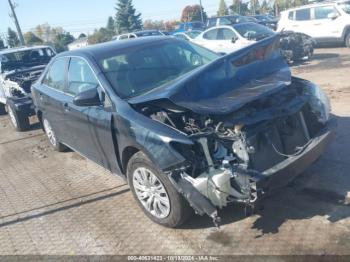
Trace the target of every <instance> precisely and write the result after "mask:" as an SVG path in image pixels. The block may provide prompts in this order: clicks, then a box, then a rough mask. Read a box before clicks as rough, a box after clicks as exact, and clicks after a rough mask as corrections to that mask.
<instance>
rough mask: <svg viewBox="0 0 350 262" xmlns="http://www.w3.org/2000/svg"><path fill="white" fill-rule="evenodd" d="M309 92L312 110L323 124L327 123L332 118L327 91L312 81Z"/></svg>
mask: <svg viewBox="0 0 350 262" xmlns="http://www.w3.org/2000/svg"><path fill="white" fill-rule="evenodd" d="M308 93H309V94H310V106H311V109H312V111H313V112H314V113H315V114H316V115H317V118H318V120H319V121H320V122H321V123H322V124H325V123H327V122H328V120H329V118H330V113H331V105H330V102H329V98H328V97H327V95H326V93H325V92H324V91H323V90H322V89H321V88H320V87H319V86H317V85H315V84H312V83H310V84H309V85H308Z"/></svg>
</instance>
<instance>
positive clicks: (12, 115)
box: [7, 106, 18, 128]
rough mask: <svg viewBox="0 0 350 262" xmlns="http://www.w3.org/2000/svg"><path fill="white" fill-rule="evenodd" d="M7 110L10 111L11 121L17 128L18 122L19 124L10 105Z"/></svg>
mask: <svg viewBox="0 0 350 262" xmlns="http://www.w3.org/2000/svg"><path fill="white" fill-rule="evenodd" d="M7 112H8V113H9V116H10V120H11V123H12V124H13V125H14V127H15V128H17V127H18V124H17V120H16V116H15V113H14V112H13V110H12V108H11V107H10V106H8V107H7Z"/></svg>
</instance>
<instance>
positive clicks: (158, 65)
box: [100, 41, 219, 98]
mask: <svg viewBox="0 0 350 262" xmlns="http://www.w3.org/2000/svg"><path fill="white" fill-rule="evenodd" d="M217 58H219V56H218V55H217V54H215V53H213V52H211V51H209V50H207V49H204V48H202V47H199V46H197V45H195V44H192V43H188V42H184V41H162V42H156V43H154V44H152V45H148V46H141V47H139V48H138V49H137V50H127V51H126V52H124V53H122V54H118V55H115V56H113V55H110V56H108V57H105V58H103V59H101V60H100V66H101V68H102V70H103V72H104V73H105V75H106V77H107V78H108V80H109V81H110V83H111V85H112V87H113V89H114V90H115V91H116V93H117V94H118V95H119V96H120V97H121V98H131V97H135V96H138V95H141V94H144V93H146V92H148V91H150V90H152V89H155V88H157V87H159V86H161V85H164V84H167V83H169V82H171V81H174V80H175V79H177V78H179V77H180V76H182V75H184V74H186V73H188V72H190V71H192V70H194V69H196V68H198V67H201V66H202V65H205V64H208V63H210V62H211V61H214V60H215V59H217Z"/></svg>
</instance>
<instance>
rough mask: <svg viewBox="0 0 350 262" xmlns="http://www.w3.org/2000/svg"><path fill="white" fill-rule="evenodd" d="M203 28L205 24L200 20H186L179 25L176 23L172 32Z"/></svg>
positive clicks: (201, 29) (200, 29)
mask: <svg viewBox="0 0 350 262" xmlns="http://www.w3.org/2000/svg"><path fill="white" fill-rule="evenodd" d="M204 29H205V25H204V24H203V23H202V22H200V21H193V22H186V23H180V24H179V25H177V27H176V29H175V31H174V32H173V34H176V33H182V32H187V31H192V30H199V31H203V30H204Z"/></svg>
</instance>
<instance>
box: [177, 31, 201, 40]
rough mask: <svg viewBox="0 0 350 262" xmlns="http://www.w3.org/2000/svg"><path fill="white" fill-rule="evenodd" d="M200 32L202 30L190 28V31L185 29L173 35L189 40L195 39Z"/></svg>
mask: <svg viewBox="0 0 350 262" xmlns="http://www.w3.org/2000/svg"><path fill="white" fill-rule="evenodd" d="M201 33H202V31H199V30H192V31H187V32H183V33H175V34H174V36H175V37H177V38H180V39H183V40H186V41H191V40H193V39H195V38H196V37H197V36H199V35H200V34H201Z"/></svg>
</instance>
